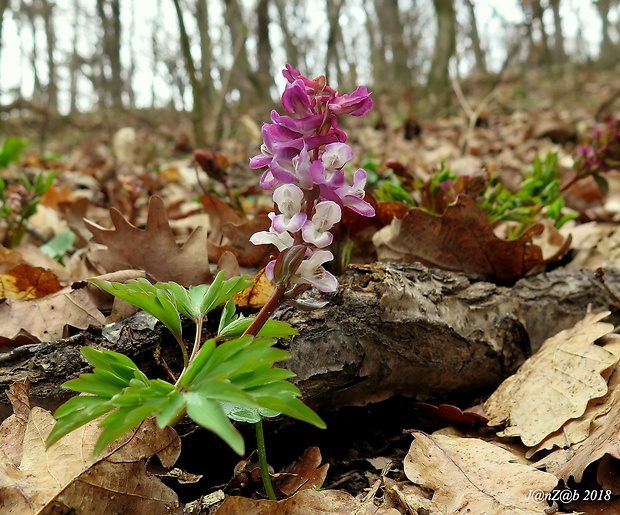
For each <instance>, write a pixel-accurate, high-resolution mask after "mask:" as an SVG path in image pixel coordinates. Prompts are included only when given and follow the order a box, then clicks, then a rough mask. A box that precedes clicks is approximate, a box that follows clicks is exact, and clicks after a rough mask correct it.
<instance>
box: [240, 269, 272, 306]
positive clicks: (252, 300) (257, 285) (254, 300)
mask: <svg viewBox="0 0 620 515" xmlns="http://www.w3.org/2000/svg"><path fill="white" fill-rule="evenodd" d="M252 282H253V283H254V284H253V285H252V286H250V287H249V288H246V289H245V290H243V291H241V292H239V293H237V294H236V295H235V296H234V297H233V300H234V301H235V304H236V305H237V306H238V307H240V308H252V309H260V308H262V307H263V306H264V305H265V303H266V302H267V301H268V300H269V297H271V294H272V293H273V291H274V290H275V286H274V284H273V283H272V282H271V281H270V280H269V279H267V277H265V269H264V268H263V269H262V270H259V271H258V273H257V274H256V275H255V276H254V277H252Z"/></svg>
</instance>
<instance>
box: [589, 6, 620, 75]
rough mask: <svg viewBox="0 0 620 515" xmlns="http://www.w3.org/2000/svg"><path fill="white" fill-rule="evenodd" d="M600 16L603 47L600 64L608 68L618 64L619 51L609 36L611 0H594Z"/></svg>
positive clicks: (601, 47)
mask: <svg viewBox="0 0 620 515" xmlns="http://www.w3.org/2000/svg"><path fill="white" fill-rule="evenodd" d="M593 1H594V5H595V6H596V8H597V10H598V13H599V16H600V17H601V35H602V38H601V45H600V47H599V64H600V65H601V66H604V67H607V66H611V65H613V64H615V63H616V61H617V51H616V47H615V45H614V43H613V41H612V40H611V36H610V35H609V28H610V24H609V9H610V8H611V4H612V2H611V0H593Z"/></svg>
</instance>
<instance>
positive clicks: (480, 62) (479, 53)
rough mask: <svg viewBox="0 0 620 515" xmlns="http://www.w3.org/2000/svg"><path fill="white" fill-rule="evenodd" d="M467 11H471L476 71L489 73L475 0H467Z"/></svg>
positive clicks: (470, 19)
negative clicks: (479, 31)
mask: <svg viewBox="0 0 620 515" xmlns="http://www.w3.org/2000/svg"><path fill="white" fill-rule="evenodd" d="M465 5H466V6H467V11H468V12H469V34H470V36H471V45H472V48H473V51H474V59H475V62H476V71H478V72H479V73H481V74H483V75H486V74H487V60H486V55H485V53H484V50H482V45H481V43H480V34H479V33H478V22H477V21H476V9H475V7H474V2H473V0H465Z"/></svg>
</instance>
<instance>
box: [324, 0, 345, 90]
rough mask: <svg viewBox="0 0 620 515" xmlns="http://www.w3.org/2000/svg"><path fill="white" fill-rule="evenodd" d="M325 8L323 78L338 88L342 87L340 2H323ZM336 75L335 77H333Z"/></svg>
mask: <svg viewBox="0 0 620 515" xmlns="http://www.w3.org/2000/svg"><path fill="white" fill-rule="evenodd" d="M325 2H326V4H327V5H326V6H327V21H328V24H329V31H328V33H327V54H326V55H325V77H326V78H327V82H328V83H329V82H334V79H335V82H336V83H337V84H338V87H339V88H342V87H343V86H344V82H345V80H344V74H343V73H342V61H341V55H342V29H341V27H340V9H341V7H342V0H325ZM333 73H335V74H336V77H334V76H333Z"/></svg>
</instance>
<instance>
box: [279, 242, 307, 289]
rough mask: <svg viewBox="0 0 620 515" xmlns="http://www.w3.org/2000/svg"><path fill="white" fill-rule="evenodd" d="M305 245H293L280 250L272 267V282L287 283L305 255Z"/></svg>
mask: <svg viewBox="0 0 620 515" xmlns="http://www.w3.org/2000/svg"><path fill="white" fill-rule="evenodd" d="M306 249H307V247H306V246H305V245H293V246H292V247H290V248H288V249H286V250H284V251H282V252H280V254H279V255H278V257H277V258H276V263H275V265H274V269H273V282H274V283H275V284H277V285H281V284H288V283H289V281H290V280H291V277H292V276H293V275H294V274H295V272H297V269H298V268H299V265H300V264H301V262H302V261H303V259H304V257H305V255H306Z"/></svg>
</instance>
